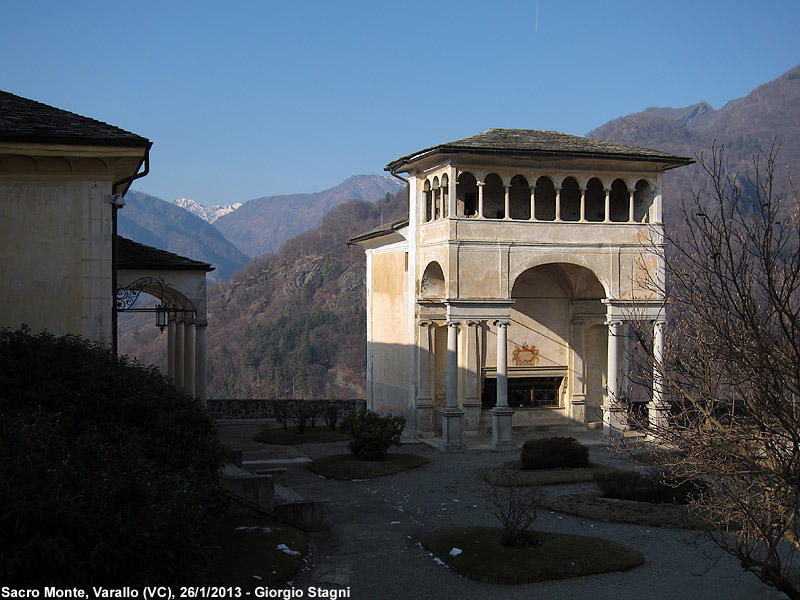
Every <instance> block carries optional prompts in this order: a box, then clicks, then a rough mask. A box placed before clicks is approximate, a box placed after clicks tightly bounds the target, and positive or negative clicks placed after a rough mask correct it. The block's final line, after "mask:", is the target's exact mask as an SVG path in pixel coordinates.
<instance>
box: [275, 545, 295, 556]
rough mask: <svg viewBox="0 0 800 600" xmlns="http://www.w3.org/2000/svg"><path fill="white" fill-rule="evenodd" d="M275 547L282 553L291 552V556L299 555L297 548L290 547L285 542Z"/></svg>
mask: <svg viewBox="0 0 800 600" xmlns="http://www.w3.org/2000/svg"><path fill="white" fill-rule="evenodd" d="M275 549H276V550H280V551H281V552H283V553H284V554H291V555H292V556H300V553H299V552H298V551H297V550H292V549H290V548H289V547H288V546H287V545H286V544H278V546H277V547H276V548H275Z"/></svg>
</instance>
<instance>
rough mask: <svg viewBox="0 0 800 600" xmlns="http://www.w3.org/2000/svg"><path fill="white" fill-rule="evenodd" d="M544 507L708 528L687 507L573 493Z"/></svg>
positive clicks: (631, 520)
mask: <svg viewBox="0 0 800 600" xmlns="http://www.w3.org/2000/svg"><path fill="white" fill-rule="evenodd" d="M540 506H541V507H542V508H546V509H548V510H552V511H555V512H560V513H564V514H567V515H575V516H578V517H583V518H585V519H590V520H593V521H606V522H611V523H627V524H631V525H645V526H647V527H666V528H668V529H708V527H709V524H708V522H707V521H705V520H703V518H702V516H701V515H699V514H697V512H696V511H695V510H693V509H692V508H691V507H689V506H686V505H683V506H681V505H677V504H651V503H650V502H635V501H633V500H615V499H612V498H603V497H601V496H599V495H598V494H596V493H595V494H592V493H588V494H569V495H565V496H555V497H552V498H544V499H543V500H542V501H541V502H540Z"/></svg>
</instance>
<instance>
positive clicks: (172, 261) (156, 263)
mask: <svg viewBox="0 0 800 600" xmlns="http://www.w3.org/2000/svg"><path fill="white" fill-rule="evenodd" d="M117 269H122V270H129V271H132V270H143V269H155V270H162V271H213V270H214V267H212V266H211V265H210V264H208V263H205V262H201V261H199V260H193V259H191V258H186V257H185V256H180V255H178V254H173V253H172V252H167V251H166V250H159V249H158V248H153V247H152V246H145V245H144V244H140V243H139V242H134V241H133V240H129V239H128V238H124V237H122V236H121V235H118V236H117Z"/></svg>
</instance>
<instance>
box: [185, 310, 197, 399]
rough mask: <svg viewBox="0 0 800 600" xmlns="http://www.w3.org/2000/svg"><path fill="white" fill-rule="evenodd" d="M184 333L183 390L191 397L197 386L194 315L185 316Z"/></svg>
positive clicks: (187, 314)
mask: <svg viewBox="0 0 800 600" xmlns="http://www.w3.org/2000/svg"><path fill="white" fill-rule="evenodd" d="M184 321H185V324H184V332H183V347H184V351H183V389H184V390H185V391H186V393H187V394H189V395H190V396H194V392H195V390H194V385H195V380H194V378H195V372H194V371H195V369H194V361H195V335H194V334H195V329H194V315H192V314H191V313H186V314H185V315H184Z"/></svg>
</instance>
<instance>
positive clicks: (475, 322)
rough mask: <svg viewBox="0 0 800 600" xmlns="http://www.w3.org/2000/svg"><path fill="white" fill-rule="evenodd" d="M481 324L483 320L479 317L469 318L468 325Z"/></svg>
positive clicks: (475, 325)
mask: <svg viewBox="0 0 800 600" xmlns="http://www.w3.org/2000/svg"><path fill="white" fill-rule="evenodd" d="M480 324H481V321H480V320H479V319H468V320H467V326H469V327H477V326H478V325H480Z"/></svg>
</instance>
